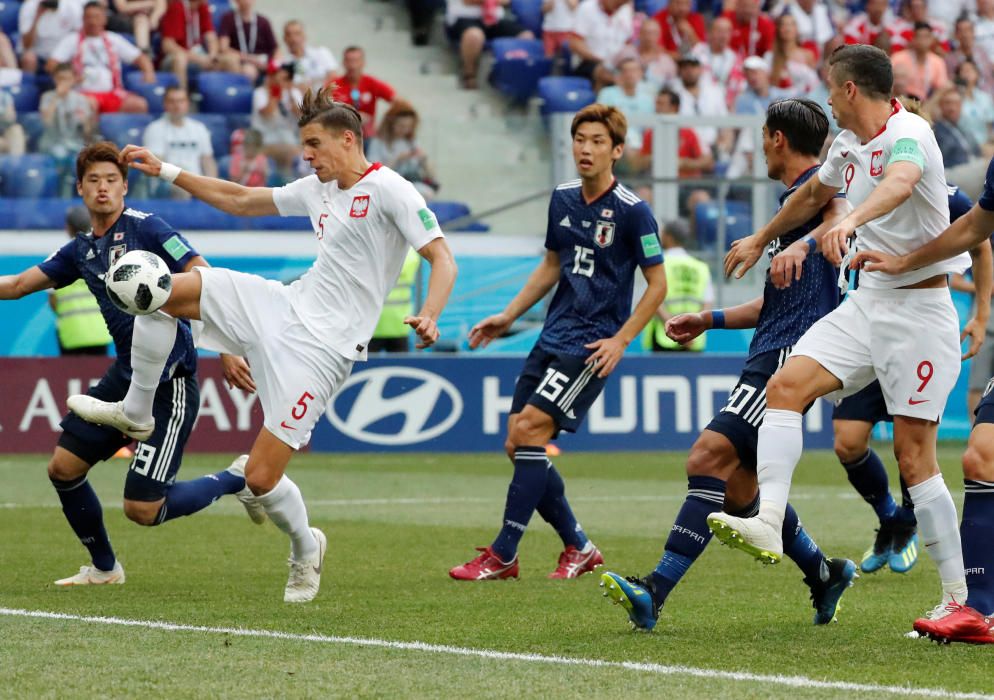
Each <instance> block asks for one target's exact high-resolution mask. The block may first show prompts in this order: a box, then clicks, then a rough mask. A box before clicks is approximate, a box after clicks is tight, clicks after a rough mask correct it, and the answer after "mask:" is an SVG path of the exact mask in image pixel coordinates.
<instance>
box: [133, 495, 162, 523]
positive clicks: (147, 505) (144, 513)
mask: <svg viewBox="0 0 994 700" xmlns="http://www.w3.org/2000/svg"><path fill="white" fill-rule="evenodd" d="M161 509H162V501H129V500H127V499H125V501H124V516H125V517H126V518H127V519H128V520H130V521H131V522H133V523H138V524H139V525H145V526H152V525H156V524H158V523H157V522H156V521H157V520H158V517H159V511H160V510H161Z"/></svg>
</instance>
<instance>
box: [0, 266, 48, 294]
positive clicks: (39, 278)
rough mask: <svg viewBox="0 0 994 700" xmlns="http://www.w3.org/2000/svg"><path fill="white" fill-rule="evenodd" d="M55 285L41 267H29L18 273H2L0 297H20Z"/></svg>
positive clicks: (0, 276) (0, 277)
mask: <svg viewBox="0 0 994 700" xmlns="http://www.w3.org/2000/svg"><path fill="white" fill-rule="evenodd" d="M54 286H55V282H54V281H52V279H51V278H50V277H49V276H48V275H46V274H45V273H44V272H42V271H41V269H40V268H39V267H37V266H35V267H29V268H28V269H27V270H24V271H23V272H21V273H19V274H16V275H0V299H20V298H21V297H24V296H27V295H28V294H33V293H34V292H39V291H41V290H42V289H51V288H52V287H54Z"/></svg>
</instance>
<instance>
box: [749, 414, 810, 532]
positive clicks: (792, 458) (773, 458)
mask: <svg viewBox="0 0 994 700" xmlns="http://www.w3.org/2000/svg"><path fill="white" fill-rule="evenodd" d="M803 447H804V434H803V433H802V432H801V414H800V413H798V412H797V411H785V410H782V409H778V408H768V409H766V415H764V416H763V424H762V425H761V426H759V442H758V445H757V446H756V465H757V466H756V475H757V477H758V479H759V518H760V519H761V520H763V521H764V522H766V523H769V524H770V525H771V526H773V527H774V528H775V529H776V531H777V532H780V529H781V528H782V527H783V518H784V512H785V511H786V510H787V496H788V494H789V493H790V480H791V477H792V476H793V475H794V467H796V466H797V462H798V461H799V460H800V459H801V450H802V449H803Z"/></svg>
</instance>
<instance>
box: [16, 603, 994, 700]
mask: <svg viewBox="0 0 994 700" xmlns="http://www.w3.org/2000/svg"><path fill="white" fill-rule="evenodd" d="M0 615H4V616H7V617H26V618H41V619H46V620H67V621H72V622H84V623H89V624H95V625H108V626H117V627H140V628H143V629H148V630H158V631H163V632H202V633H205V634H226V635H231V636H233V637H257V638H265V639H280V640H285V641H293V642H316V643H318V644H337V645H345V646H358V647H372V648H379V649H398V650H401V651H414V652H422V653H429V654H449V655H452V656H466V657H476V658H481V659H493V660H499V661H522V662H530V663H542V664H550V665H555V666H573V667H583V668H604V669H623V670H627V671H636V672H639V673H649V674H656V675H661V676H690V677H692V678H704V679H708V680H722V681H733V682H745V683H765V684H767V685H779V686H786V687H790V688H811V689H817V690H838V691H847V692H851V693H879V694H885V695H900V696H903V697H925V698H955V699H956V700H994V696H992V695H984V694H982V693H962V692H954V691H950V690H944V689H942V688H915V687H910V686H897V685H876V684H870V683H850V682H847V681H822V680H817V679H815V678H807V677H805V676H781V675H772V674H764V673H751V672H748V671H721V670H718V669H711V668H695V667H693V666H668V665H664V664H654V663H639V662H634V661H607V660H604V659H585V658H580V657H571V656H551V655H545V654H524V653H516V652H508V651H496V650H493V649H473V648H469V647H455V646H448V645H445V644H428V643H426V642H398V641H391V640H388V639H370V638H365V637H337V636H330V635H323V634H295V633H291V632H279V631H276V630H263V629H245V628H241V627H207V626H204V625H183V624H176V623H172V622H158V621H154V620H129V619H124V618H119V617H98V616H91V615H71V614H68V613H57V612H47V611H44V610H22V609H19V608H0Z"/></svg>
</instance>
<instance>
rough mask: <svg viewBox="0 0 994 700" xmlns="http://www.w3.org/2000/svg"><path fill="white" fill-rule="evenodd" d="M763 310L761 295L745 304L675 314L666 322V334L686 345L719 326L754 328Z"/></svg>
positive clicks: (675, 341) (676, 341) (719, 327)
mask: <svg viewBox="0 0 994 700" xmlns="http://www.w3.org/2000/svg"><path fill="white" fill-rule="evenodd" d="M762 311H763V297H762V295H760V296H758V297H756V298H755V299H753V300H752V301H747V302H746V303H745V304H739V305H738V306H732V307H729V308H727V309H713V310H710V311H701V312H698V313H689V314H677V315H676V316H674V317H673V318H671V319H670V320H669V321H667V322H666V336H667V337H668V338H669V339H670V340H672V341H673V342H674V343H680V344H681V345H686V344H687V343H689V342H691V341H692V340H694V338H696V337H697V336H699V335H700V334H701V333H703V332H705V331H709V330H717V329H721V328H730V329H731V328H755V327H756V324H757V323H759V314H760V313H761V312H762Z"/></svg>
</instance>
